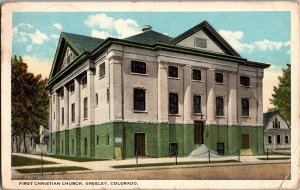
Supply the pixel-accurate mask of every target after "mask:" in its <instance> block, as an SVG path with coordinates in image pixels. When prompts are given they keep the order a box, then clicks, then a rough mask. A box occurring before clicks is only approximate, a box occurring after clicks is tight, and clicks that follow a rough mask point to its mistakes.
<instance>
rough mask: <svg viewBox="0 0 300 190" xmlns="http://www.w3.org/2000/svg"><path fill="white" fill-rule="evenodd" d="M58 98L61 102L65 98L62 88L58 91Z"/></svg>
mask: <svg viewBox="0 0 300 190" xmlns="http://www.w3.org/2000/svg"><path fill="white" fill-rule="evenodd" d="M59 97H60V99H61V100H62V99H64V97H65V91H64V88H62V89H61V90H60V91H59Z"/></svg>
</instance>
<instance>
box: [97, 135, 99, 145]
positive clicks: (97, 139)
mask: <svg viewBox="0 0 300 190" xmlns="http://www.w3.org/2000/svg"><path fill="white" fill-rule="evenodd" d="M96 142H97V145H99V135H97V139H96Z"/></svg>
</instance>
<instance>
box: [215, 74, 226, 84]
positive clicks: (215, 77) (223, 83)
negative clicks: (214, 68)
mask: <svg viewBox="0 0 300 190" xmlns="http://www.w3.org/2000/svg"><path fill="white" fill-rule="evenodd" d="M219 74H221V75H222V82H219V81H217V75H219ZM215 83H217V84H225V83H224V73H222V72H215Z"/></svg>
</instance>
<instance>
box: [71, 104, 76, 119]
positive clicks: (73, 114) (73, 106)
mask: <svg viewBox="0 0 300 190" xmlns="http://www.w3.org/2000/svg"><path fill="white" fill-rule="evenodd" d="M71 123H75V103H72V104H71Z"/></svg>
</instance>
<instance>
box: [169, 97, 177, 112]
mask: <svg viewBox="0 0 300 190" xmlns="http://www.w3.org/2000/svg"><path fill="white" fill-rule="evenodd" d="M169 113H170V114H178V94H176V93H170V94H169Z"/></svg>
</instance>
